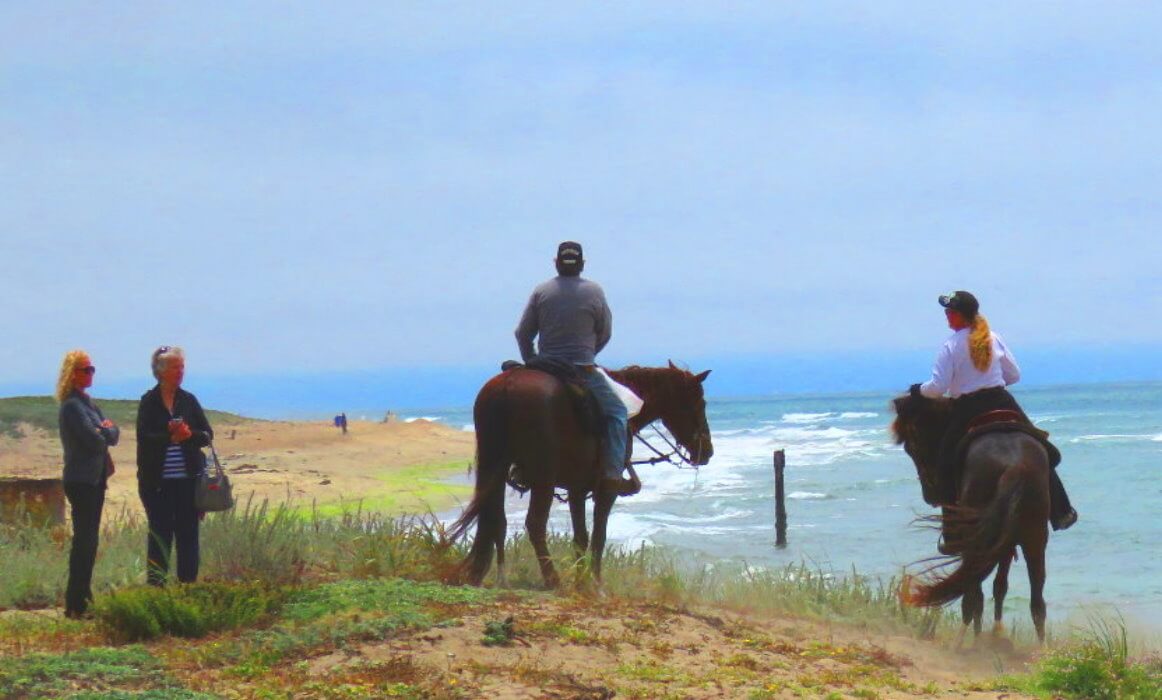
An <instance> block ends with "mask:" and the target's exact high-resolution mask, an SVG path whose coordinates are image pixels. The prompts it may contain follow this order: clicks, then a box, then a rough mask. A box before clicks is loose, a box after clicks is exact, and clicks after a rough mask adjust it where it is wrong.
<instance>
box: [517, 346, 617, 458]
mask: <svg viewBox="0 0 1162 700" xmlns="http://www.w3.org/2000/svg"><path fill="white" fill-rule="evenodd" d="M516 369H532V370H536V371H538V372H544V373H545V374H549V375H552V376H554V377H556V378H557V379H559V380H560V381H561V383H562V384H564V385H565V390H566V392H567V393H568V395H569V398H570V399H571V400H572V402H573V410H574V411H576V413H577V418H578V421H579V422H580V424H581V432H583V433H584V434H586V435H592V436H594V437H597V438H601V437H603V436H604V434H605V433H604V431H603V430H602V429H601V427H602V415H601V406H600V404H598V403H597V397H595V396H594V395H593V392H591V391H589V385H588V384H587V383H586V381H585V377H584V376H583V375H582V374H581V370H579V369H577V365H575V364H573V363H571V362H566V361H564V360H558V359H556V358H552V357H534V358H533V359H531V360H529V362H528V363H520V362H517V361H516V360H505V361H504V362H502V363H501V364H500V370H501V371H502V372H511V371H513V370H516Z"/></svg>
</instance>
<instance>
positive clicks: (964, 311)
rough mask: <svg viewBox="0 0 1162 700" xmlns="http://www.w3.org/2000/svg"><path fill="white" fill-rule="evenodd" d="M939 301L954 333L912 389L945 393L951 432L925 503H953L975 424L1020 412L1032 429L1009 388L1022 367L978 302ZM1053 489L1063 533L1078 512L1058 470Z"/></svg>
mask: <svg viewBox="0 0 1162 700" xmlns="http://www.w3.org/2000/svg"><path fill="white" fill-rule="evenodd" d="M938 301H939V303H940V305H941V306H942V307H944V316H945V319H946V320H947V322H948V327H949V328H951V329H952V331H953V334H952V335H951V336H950V337H949V338H948V340H946V341H945V342H944V345H943V346H941V348H940V351H939V353H937V355H936V362H935V365H934V366H933V368H932V378H931V379H929V380H928V381H926V382H924V383H923V384H914V385H913V386H912V392H913V393H916V392H918V393H920V394H922V395H923V396H925V397H927V398H930V399H936V398H940V397H942V396H944V395H945V394H947V395H948V396H949V397H950V398H951V400H952V409H951V415H950V418H949V421H948V427H947V429H946V430H945V432H944V437H943V439H942V440H941V442H940V449H939V455H938V462H939V464H940V466H941V469H940V477H941V483H939V484H936V485H935V488H936V491H937V492H936V493H933V494H925V500H929V502H936V503H955V501H956V489H957V481H958V478H959V475H958V473H957V469H958V466H959V465H958V464H957V457H958V452H959V447H960V441H961V439H962V438H963V437H964V436H965V434H966V433H967V432H968V430H969V427H970V424H972V423H973V421H974V419H976V418H978V417H979V416H982V415H984V414H986V413H989V412H991V411H998V410H1007V411H1014V412H1016V413H1017V414H1018V415H1019V416H1020V419H1021V421H1022V422H1024V423H1027V424H1028V425H1030V426H1032V421H1030V420H1029V418H1028V416H1026V415H1025V412H1024V411H1023V410H1022V409H1021V407H1020V406H1019V405H1018V404H1017V400H1016V399H1015V398H1013V395H1012V394H1010V393H1009V391H1008V390H1007V389H1006V388H1005V387H1006V386H1008V385H1010V384H1015V383H1017V382H1018V381H1019V380H1020V378H1021V370H1020V367H1018V366H1017V361H1016V359H1015V358H1014V357H1013V353H1012V351H1011V350H1009V348H1008V347H1007V346H1006V345H1005V342H1004V340H1002V339H1001V337H1000V336H999V335H997V334H996V333H994V332H992V330H991V329H990V328H989V324H988V320H987V319H985V317H984V315H982V314H981V313H980V304H979V303H978V302H977V299H976V297H975V296H973V295H972V294H970V293H969V292H966V291H957V292H953V293H952V294H949V295H946V296H941V297H940V298H939V299H938ZM1049 490H1050V496H1051V498H1050V510H1049V514H1050V523H1051V524H1052V525H1053V529H1054V530H1064V529H1066V528H1068V527H1070V526H1071V525H1073V523H1075V522H1077V511H1075V510H1074V509H1073V507H1072V506H1071V505H1070V503H1069V496H1068V495H1067V494H1066V493H1065V486H1064V485H1063V484H1062V483H1061V478H1060V477H1058V476H1057V471H1056V469H1052V470H1050V489H1049ZM931 499H935V500H934V501H933V500H931ZM949 521H950V518H944V523H945V530H944V544H942V545H941V552H942V553H944V554H952V553H955V552H953V551H951V550H950V549H949V548H948V547H947V546H946V545H947V543H948V542H949V541H950V540H951V538H950V537H949V536H948V535H949V533H948V529H947V524H948V522H949Z"/></svg>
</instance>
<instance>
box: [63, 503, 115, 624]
mask: <svg viewBox="0 0 1162 700" xmlns="http://www.w3.org/2000/svg"><path fill="white" fill-rule="evenodd" d="M65 497H66V498H68V499H69V506H70V510H71V511H72V516H73V546H72V549H71V550H69V583H68V586H67V587H66V588H65V615H67V616H69V617H77V616H80V615H82V614H84V612H85V611H86V610H87V609H88V608H89V603H91V602H92V601H93V565H94V564H95V563H96V561H97V544H98V540H99V538H100V536H101V509H102V508H104V506H105V484H103V483H102V484H99V485H97V486H93V485H92V484H79V483H73V482H68V481H66V482H65Z"/></svg>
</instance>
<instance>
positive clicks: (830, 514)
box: [405, 383, 1162, 628]
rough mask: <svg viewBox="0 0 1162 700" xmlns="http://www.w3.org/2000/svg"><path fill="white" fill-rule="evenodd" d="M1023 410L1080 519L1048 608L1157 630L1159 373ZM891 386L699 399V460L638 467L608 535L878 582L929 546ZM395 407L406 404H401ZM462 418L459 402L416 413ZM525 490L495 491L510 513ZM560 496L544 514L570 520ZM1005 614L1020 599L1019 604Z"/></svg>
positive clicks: (1058, 543) (1015, 590)
mask: <svg viewBox="0 0 1162 700" xmlns="http://www.w3.org/2000/svg"><path fill="white" fill-rule="evenodd" d="M1014 394H1015V395H1016V396H1017V398H1018V400H1019V401H1020V402H1021V404H1022V406H1024V407H1025V409H1026V411H1027V412H1028V413H1029V415H1030V416H1031V417H1032V418H1033V420H1034V421H1035V422H1037V423H1038V424H1039V425H1040V426H1041V427H1043V428H1044V429H1046V430H1049V431H1050V432H1051V434H1052V440H1053V441H1054V442H1055V443H1056V444H1057V445H1058V447H1059V448H1060V449H1061V452H1062V455H1063V462H1062V465H1061V467H1060V468H1059V472H1060V474H1061V476H1062V478H1063V479H1064V482H1065V485H1066V487H1067V488H1068V490H1069V492H1070V495H1071V497H1072V499H1073V501H1074V505H1075V507H1076V508H1077V510H1078V512H1079V513H1080V515H1081V519H1080V521H1079V522H1078V524H1077V525H1075V526H1074V527H1073V528H1072V529H1070V530H1068V531H1066V532H1061V533H1053V534H1051V536H1050V543H1049V553H1048V576H1049V578H1048V583H1047V586H1046V598H1047V600H1048V602H1049V606H1050V617H1051V618H1053V619H1058V620H1061V619H1066V618H1069V617H1071V616H1072V617H1075V615H1074V614H1075V613H1076V614H1083V613H1085V612H1087V611H1090V610H1092V609H1093V608H1095V607H1097V608H1108V607H1110V606H1114V607H1116V608H1117V609H1118V610H1120V611H1121V612H1122V614H1123V615H1125V617H1126V618H1127V619H1128V620H1132V621H1138V622H1143V623H1145V624H1147V625H1149V626H1151V627H1153V628H1158V627H1162V519H1160V518H1159V512H1158V511H1159V507H1160V506H1162V481H1160V477H1162V383H1139V384H1105V385H1102V384H1095V385H1084V386H1060V387H1042V388H1027V389H1017V390H1015V391H1014ZM890 398H891V397H890V396H888V395H885V394H882V393H879V394H866V393H865V394H833V395H797V396H786V397H777V398H761V399H759V398H756V399H739V400H729V401H726V400H717V401H711V402H710V403H709V406H708V409H707V415H708V419H709V422H710V426H711V430H712V432H713V435H714V445H715V454H714V458H713V459H712V460H711V462H710V464H708V465H706V466H705V467H702V468H701V469H698V470H693V469H678V468H675V467H672V466H666V465H660V466H653V467H644V468H643V469H642V470H641V476H642V478H643V481H644V485H643V489H642V492H641V493H640V494H638V495H637V496H634V497H632V498H625V499H621V500H619V501H618V504H617V506H616V508H615V510H614V514H613V517H612V518H611V522H610V536H611V540H612V541H613V542H619V543H622V544H626V545H630V546H634V545H637V544H639V543H641V542H650V543H656V544H661V545H665V546H667V547H671V548H676V549H678V550H680V551H681V552H683V553H684V554H685V555H687V556H688V557H689V558H692V559H694V560H697V561H705V562H712V561H719V560H723V559H732V560H738V561H745V562H746V563H747V564H749V565H751V566H769V567H781V566H783V565H786V564H788V563H799V562H807V563H809V564H811V565H813V566H816V567H818V568H820V569H823V570H825V571H829V572H834V573H836V574H837V575H844V574H847V573H849V572H850V571H851V570H852V567H854V568H855V570H856V571H858V572H860V573H861V574H869V575H875V576H881V577H884V578H885V579H886V578H888V577H891V576H893V575H898V574H899V573H900V571H901V568H902V567H904V566H905V565H907V564H909V563H911V562H915V561H917V560H919V559H921V558H923V557H926V556H929V555H932V554H934V546H935V533H933V532H932V531H930V530H926V529H923V528H918V527H916V526H915V525H913V520H914V519H915V518H916V516H917V515H923V514H928V513H931V512H933V509H931V508H930V507H929V506H927V505H926V504H925V503H924V502H923V500H921V498H920V489H919V486H918V485H917V483H916V478H915V469H914V467H913V466H912V463H911V460H910V459H908V457H907V455H905V454H904V453H903V451H902V450H901V449H900V448H898V447H897V446H895V445H893V444H892V441H891V436H890V434H889V425H890V423H891V420H892V417H893V416H892V413H891V410H890V408H889V405H888V404H889V400H890ZM405 415H409V414H405ZM410 415H412V416H413V417H418V416H425V417H428V418H436V419H439V420H441V421H443V422H446V423H448V424H449V425H453V426H455V427H465V428H470V422H471V416H470V413H469V411H468V409H454V410H442V411H427V412H417V413H414V414H410ZM778 449H782V450H785V452H786V459H787V468H786V493H787V510H788V521H789V524H788V533H787V537H788V541H789V546H788V547H787V548H786V549H776V548H775V546H774V540H775V533H774V473H773V469H772V454H773V452H774V451H775V450H778ZM524 505H525V503H524V502H522V501H521V500H519V499H518V498H517V497H515V496H512V497H510V499H509V509H510V511H511V514H510V519H509V522H510V525H511V526H512V527H513V528H519V527H521V523H523V520H524V515H523V511H524ZM567 510H568V509H567V508H563V507H558V508H556V509H554V513H553V518H552V527H553V528H554V529H557V530H560V531H563V532H566V531H568V530H569V521H568V515H567ZM1010 586H1011V587H1010V594H1009V605H1008V607H1009V608H1010V609H1011V611H1012V612H1010V615H1014V617H1013V619H1014V620H1021V619H1023V616H1024V611H1025V610H1027V606H1028V583H1027V579H1026V578H1025V573H1024V567H1023V564H1018V565H1017V566H1015V567H1014V568H1013V573H1012V575H1011V576H1010ZM1018 611H1019V612H1018Z"/></svg>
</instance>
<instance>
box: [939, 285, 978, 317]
mask: <svg viewBox="0 0 1162 700" xmlns="http://www.w3.org/2000/svg"><path fill="white" fill-rule="evenodd" d="M937 301H939V302H940V305H941V306H943V307H944V308H946V309H952V310H953V311H959V312H960V313H961V314H963V315H964V317H965V318H967V319H968V320H970V321H971V320H972V319H974V318H976V314H977V312H979V311H980V303H979V302H978V301H977V300H976V297H974V296H973V295H972V294H970V293H968V292H966V291H964V290H959V291H956V292H953V293H952V294H945V295H941V296H940V298H939V299H937Z"/></svg>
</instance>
